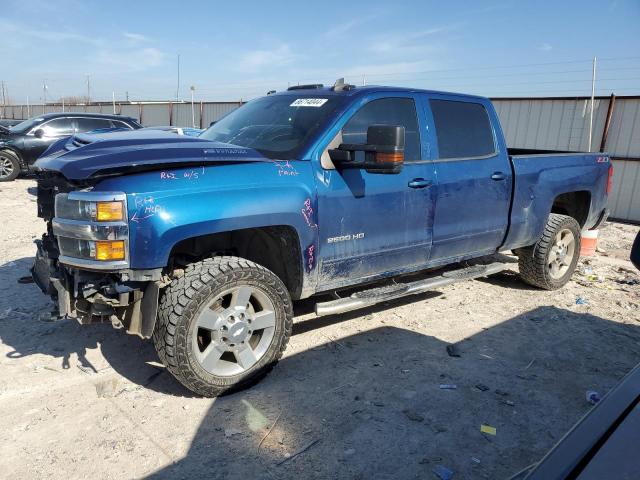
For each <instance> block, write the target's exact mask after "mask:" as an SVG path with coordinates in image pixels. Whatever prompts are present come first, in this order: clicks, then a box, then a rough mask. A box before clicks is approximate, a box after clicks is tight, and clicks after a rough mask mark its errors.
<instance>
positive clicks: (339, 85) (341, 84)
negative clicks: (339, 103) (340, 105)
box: [333, 77, 346, 92]
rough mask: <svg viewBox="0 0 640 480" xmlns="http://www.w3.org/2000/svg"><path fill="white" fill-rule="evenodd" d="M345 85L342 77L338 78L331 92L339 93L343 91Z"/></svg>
mask: <svg viewBox="0 0 640 480" xmlns="http://www.w3.org/2000/svg"><path fill="white" fill-rule="evenodd" d="M345 85H346V84H345V83H344V77H342V78H339V79H337V80H336V83H334V84H333V91H334V92H341V91H343V90H344V89H345Z"/></svg>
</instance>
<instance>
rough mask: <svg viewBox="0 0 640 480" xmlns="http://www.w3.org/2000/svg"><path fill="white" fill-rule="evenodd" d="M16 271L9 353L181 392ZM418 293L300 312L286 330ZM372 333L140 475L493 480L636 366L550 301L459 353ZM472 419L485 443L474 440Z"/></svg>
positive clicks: (130, 342) (343, 344)
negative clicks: (439, 475) (51, 316)
mask: <svg viewBox="0 0 640 480" xmlns="http://www.w3.org/2000/svg"><path fill="white" fill-rule="evenodd" d="M30 263H31V259H29V258H23V259H20V260H18V261H16V262H9V263H7V264H5V265H2V266H0V283H1V284H2V285H3V286H4V287H5V288H4V290H5V292H6V294H5V296H3V297H0V315H2V319H1V320H0V338H1V340H2V342H3V344H4V345H6V346H9V347H10V351H9V353H8V357H9V358H16V357H22V356H28V355H33V354H44V355H48V356H51V357H53V358H55V359H59V361H60V366H61V367H62V368H72V367H73V363H74V362H75V361H76V360H75V356H77V362H78V363H79V364H80V365H82V366H83V367H84V368H95V365H91V362H90V360H88V359H87V357H91V355H87V352H88V351H89V350H91V349H95V348H100V350H101V353H102V354H103V356H104V357H105V359H106V360H107V361H108V362H109V364H110V366H111V367H113V369H114V370H115V371H116V372H118V373H119V374H121V375H122V376H123V377H125V378H126V379H128V380H130V381H131V382H133V383H135V384H138V385H143V386H146V387H147V388H150V389H154V390H156V391H158V392H162V393H166V394H169V395H177V396H189V395H190V393H189V392H188V391H186V390H185V389H184V388H182V387H181V386H180V385H179V384H178V383H177V382H176V381H175V380H173V378H172V377H171V376H170V375H169V374H167V373H163V372H164V370H162V369H160V370H159V369H157V368H156V367H154V366H151V365H149V364H148V363H146V362H149V361H157V357H156V354H155V351H154V348H153V346H152V344H151V342H148V341H146V342H145V341H142V340H140V339H138V338H137V337H133V336H129V335H124V334H123V333H122V332H113V329H112V327H111V325H93V326H85V327H82V326H80V325H78V324H77V323H76V322H74V321H60V322H55V323H46V322H41V321H39V320H38V315H39V313H41V312H45V311H47V310H48V309H49V308H50V305H51V304H50V300H49V299H48V298H46V297H45V296H44V295H43V294H42V293H40V291H39V290H38V289H37V287H36V286H35V285H33V284H18V283H17V279H18V278H19V277H22V276H24V275H26V272H27V270H28V267H29V266H30ZM433 295H437V293H435V294H425V295H423V296H415V297H407V298H404V299H401V300H398V301H395V302H389V303H388V304H383V305H379V306H377V307H375V308H371V309H367V310H360V311H357V312H350V313H346V314H342V315H334V316H327V317H320V318H311V319H304V320H302V321H300V322H298V323H297V324H296V325H295V327H294V335H302V334H306V333H309V332H311V333H313V332H315V331H319V330H320V329H321V328H323V327H325V326H327V325H331V324H337V323H340V322H345V321H348V320H351V319H354V318H357V317H360V316H365V317H366V316H367V315H369V314H371V313H375V312H384V311H385V310H387V309H389V310H390V309H393V308H394V307H397V306H399V305H403V304H408V303H411V302H413V301H416V300H424V299H426V298H430V297H431V296H433ZM20 298H22V299H25V301H24V302H22V303H21V302H19V301H17V299H20ZM27 299H28V300H27ZM310 302H311V301H309V300H307V301H303V302H298V303H297V304H296V314H297V315H299V316H300V315H305V314H306V313H308V312H309V311H310V308H311V307H310V305H309V304H310ZM7 309H11V311H9V312H8V313H7V315H6V316H5V315H4V313H5V312H6V310H7ZM435 315H436V314H435V313H434V316H435ZM379 325H380V324H379V323H375V327H372V328H371V329H370V330H368V331H363V332H359V333H357V334H354V335H351V336H346V337H341V338H338V339H335V340H330V341H327V342H326V343H322V344H318V342H314V343H313V348H306V349H303V350H301V351H299V352H296V353H294V354H291V355H289V356H286V357H285V358H284V359H283V360H282V361H281V362H280V364H279V365H278V366H277V367H276V368H275V369H274V371H273V372H272V373H271V374H270V375H269V376H268V377H266V378H265V379H264V380H263V381H262V382H260V383H258V384H257V385H255V386H253V387H252V388H250V389H248V390H245V391H241V392H238V393H235V394H232V395H227V396H224V397H220V398H218V399H216V400H215V401H214V402H213V403H212V405H211V407H210V409H209V411H208V412H207V414H206V415H205V416H204V418H203V419H202V421H201V423H200V425H199V427H198V430H197V432H196V433H195V436H194V437H193V440H192V443H191V446H190V448H189V451H188V453H187V454H186V456H185V457H184V458H182V459H179V460H177V461H176V462H174V463H172V464H170V465H168V466H166V467H165V468H163V469H161V470H158V471H157V472H155V473H153V474H151V475H150V478H192V477H194V476H196V475H201V476H205V477H207V478H225V479H236V478H237V479H243V480H244V479H247V478H272V479H276V478H309V477H313V478H321V479H334V478H355V479H368V478H389V479H391V478H393V479H395V478H429V477H430V476H431V475H433V474H432V473H431V471H432V469H433V468H434V467H435V466H436V465H440V464H442V465H446V466H447V467H448V468H450V469H452V470H454V471H455V472H456V477H458V478H506V477H508V476H509V475H511V474H513V473H515V472H516V471H518V470H519V469H520V468H522V467H524V466H526V465H529V464H531V463H533V462H534V461H536V460H539V459H540V458H541V457H542V455H543V454H544V453H545V452H546V451H547V450H548V449H549V448H550V447H551V446H552V445H553V444H554V443H555V442H556V441H557V440H558V439H559V438H560V437H561V436H562V435H563V434H564V433H565V432H566V431H567V430H568V429H569V428H570V427H571V426H572V425H573V424H574V423H575V422H576V421H577V420H578V419H579V418H580V417H581V416H582V415H583V414H584V413H585V412H586V411H587V410H588V409H589V408H590V406H589V405H588V404H587V403H586V402H585V400H584V392H585V391H586V390H589V389H594V390H598V391H600V393H603V394H604V393H605V392H606V391H608V390H609V389H611V388H612V387H613V386H614V385H615V383H616V382H617V381H618V380H619V379H620V378H622V376H623V375H624V374H625V373H626V372H627V371H629V370H630V369H631V368H632V367H633V366H634V364H635V363H637V361H638V358H640V355H639V354H640V346H639V345H640V329H638V327H636V326H634V325H630V324H622V323H616V322H611V321H608V320H606V319H604V318H601V317H598V316H594V315H590V314H585V313H576V312H572V311H568V310H563V309H559V308H556V307H540V308H536V309H534V310H531V311H529V312H526V313H523V314H521V315H518V316H516V317H513V318H511V319H509V320H507V321H505V322H503V323H500V324H498V325H496V326H494V327H492V328H490V329H488V330H482V331H480V332H478V333H477V334H475V335H472V336H470V337H468V338H466V339H464V341H461V342H459V343H458V349H457V350H458V352H459V354H460V357H451V356H449V355H448V354H447V350H446V346H447V342H445V341H443V340H441V339H439V338H436V337H434V336H431V335H428V334H424V333H418V332H415V331H411V330H405V329H403V328H398V327H393V326H383V327H380V326H379ZM319 334H321V333H319ZM440 385H455V386H456V389H454V390H452V389H441V388H440ZM481 424H487V425H491V426H493V427H496V428H497V435H496V436H491V435H485V434H482V433H481V432H480V425H481ZM274 425H275V426H274ZM314 442H315V443H314ZM307 446H308V447H309V448H308V450H306V451H304V452H303V453H301V454H300V455H299V456H296V457H294V458H291V459H290V460H288V461H287V460H286V459H287V458H288V457H287V455H291V454H295V453H296V452H297V451H299V450H301V449H303V448H304V447H307ZM473 459H476V460H478V461H479V463H478V462H477V461H476V460H473ZM514 465H517V468H514Z"/></svg>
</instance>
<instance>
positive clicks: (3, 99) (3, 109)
mask: <svg viewBox="0 0 640 480" xmlns="http://www.w3.org/2000/svg"><path fill="white" fill-rule="evenodd" d="M6 108H7V97H6V96H5V94H4V80H2V117H0V118H4V112H5V110H6Z"/></svg>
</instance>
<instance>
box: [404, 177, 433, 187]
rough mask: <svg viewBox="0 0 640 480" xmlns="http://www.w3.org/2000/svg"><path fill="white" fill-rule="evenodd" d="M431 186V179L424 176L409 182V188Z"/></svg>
mask: <svg viewBox="0 0 640 480" xmlns="http://www.w3.org/2000/svg"><path fill="white" fill-rule="evenodd" d="M430 186H431V182H430V181H429V180H425V179H424V178H414V179H413V180H411V181H410V182H409V188H427V187H430Z"/></svg>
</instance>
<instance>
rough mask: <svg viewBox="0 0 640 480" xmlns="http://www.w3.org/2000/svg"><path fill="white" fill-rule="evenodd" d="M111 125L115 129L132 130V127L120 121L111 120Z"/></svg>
mask: <svg viewBox="0 0 640 480" xmlns="http://www.w3.org/2000/svg"><path fill="white" fill-rule="evenodd" d="M111 125H112V126H113V128H127V129H129V130H131V126H130V125H128V124H126V123H124V122H121V121H120V120H111Z"/></svg>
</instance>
